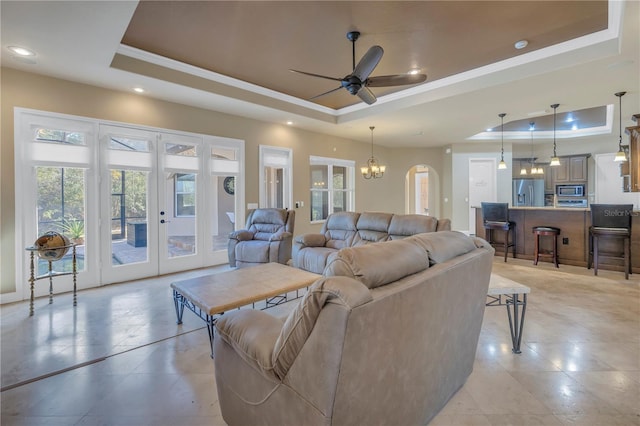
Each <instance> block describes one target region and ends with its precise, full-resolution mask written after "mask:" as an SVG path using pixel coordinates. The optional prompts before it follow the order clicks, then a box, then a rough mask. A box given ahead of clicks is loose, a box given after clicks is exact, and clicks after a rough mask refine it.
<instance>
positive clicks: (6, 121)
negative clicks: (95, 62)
mask: <svg viewBox="0 0 640 426" xmlns="http://www.w3.org/2000/svg"><path fill="white" fill-rule="evenodd" d="M0 77H1V84H0V89H1V93H2V105H1V107H2V110H1V114H2V115H1V122H0V124H1V137H2V140H1V149H0V201H1V203H0V218H1V219H2V221H1V223H0V238H1V244H0V259H1V266H0V268H1V269H0V293H9V292H13V291H15V289H16V283H15V276H14V267H15V255H14V252H15V240H14V223H15V221H14V215H15V194H14V185H15V181H14V172H15V170H14V164H13V161H14V160H13V155H14V149H13V144H14V136H13V135H14V131H13V121H14V114H13V110H14V107H23V108H31V109H36V110H43V111H51V112H57V113H63V114H72V115H78V116H83V117H91V118H98V119H103V120H112V121H119V122H126V123H133V124H140V125H145V126H153V127H160V128H165V129H174V130H182V131H188V132H195V133H203V134H209V135H215V136H223V137H230V138H236V139H242V140H244V141H245V149H246V153H245V155H246V158H245V164H246V186H245V188H246V199H245V201H246V202H247V203H257V202H258V173H257V169H258V146H259V145H261V144H263V145H273V146H282V147H287V148H291V149H292V150H293V160H294V163H293V167H294V173H295V176H296V178H295V179H294V186H293V199H294V200H303V201H305V207H303V208H300V209H298V211H297V214H296V225H295V233H296V234H300V233H303V232H311V231H314V230H318V229H319V226H318V225H311V224H310V223H309V204H310V203H308V200H309V173H308V163H309V156H310V155H317V156H323V157H333V158H342V159H348V160H354V161H355V162H356V165H357V166H360V165H361V164H362V163H364V161H366V159H367V158H368V157H369V155H370V145H369V143H368V142H356V141H352V140H348V139H341V138H337V137H333V136H328V135H323V134H318V133H312V132H308V131H304V130H300V129H297V128H295V127H288V126H285V125H280V124H273V123H266V122H262V121H258V120H252V119H248V118H243V117H238V116H232V115H228V114H224V113H220V112H215V111H209V110H205V109H202V108H194V107H188V106H185V105H180V104H176V103H172V102H166V101H160V100H155V99H151V98H149V97H146V96H140V95H135V94H130V93H125V92H119V91H114V90H109V89H103V88H98V87H94V86H89V85H85V84H79V83H73V82H69V81H65V80H60V79H55V78H50V77H44V76H40V75H37V74H31V73H24V72H20V71H17V70H14V69H10V68H2V70H1V74H0ZM375 155H376V157H378V159H379V160H380V161H381V162H382V163H383V164H386V165H387V172H386V173H385V176H384V178H383V179H372V180H368V181H367V180H364V179H362V178H360V177H358V176H357V177H356V210H358V211H364V210H369V211H387V212H394V213H404V206H405V200H404V193H405V191H404V186H405V175H406V173H407V171H408V170H409V169H410V168H411V167H412V166H413V165H416V164H428V165H429V166H430V167H432V168H433V169H434V170H435V171H436V172H437V173H438V174H439V176H440V182H443V181H446V178H443V173H442V167H443V165H442V150H441V149H439V148H438V149H391V148H383V147H378V146H376V147H375Z"/></svg>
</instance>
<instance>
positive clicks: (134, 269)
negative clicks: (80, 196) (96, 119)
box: [100, 125, 158, 284]
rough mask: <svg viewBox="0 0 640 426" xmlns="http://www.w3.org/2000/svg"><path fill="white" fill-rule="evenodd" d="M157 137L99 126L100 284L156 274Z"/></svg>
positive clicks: (125, 128)
mask: <svg viewBox="0 0 640 426" xmlns="http://www.w3.org/2000/svg"><path fill="white" fill-rule="evenodd" d="M155 141H156V133H154V132H151V131H146V130H141V129H135V128H128V127H120V126H112V125H101V126H100V145H101V154H102V155H103V158H104V161H103V165H104V168H103V171H102V173H101V174H102V179H101V181H102V183H101V186H100V191H101V206H102V207H101V212H102V219H101V230H100V235H101V242H100V247H101V250H102V271H101V273H102V282H103V283H104V284H108V283H112V282H120V281H124V280H131V279H136V278H141V277H145V276H149V275H156V274H157V273H158V254H157V249H156V247H157V233H156V232H155V231H154V229H153V226H154V224H155V223H156V219H155V217H157V213H156V214H155V216H154V213H155V212H156V210H155V209H154V208H153V206H154V205H157V204H155V201H154V200H155V195H154V194H155V191H156V189H155V188H156V185H155V182H154V181H155V180H156V173H154V168H155V155H154V150H155V147H154V145H155Z"/></svg>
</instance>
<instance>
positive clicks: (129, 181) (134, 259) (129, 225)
mask: <svg viewBox="0 0 640 426" xmlns="http://www.w3.org/2000/svg"><path fill="white" fill-rule="evenodd" d="M110 178H111V184H110V188H111V194H110V195H111V209H110V230H111V264H112V265H113V266H121V265H127V264H131V263H140V262H148V261H149V247H148V244H147V240H148V232H149V230H148V227H147V223H148V216H147V211H148V209H147V199H148V182H149V172H145V171H137V170H125V169H111V170H110Z"/></svg>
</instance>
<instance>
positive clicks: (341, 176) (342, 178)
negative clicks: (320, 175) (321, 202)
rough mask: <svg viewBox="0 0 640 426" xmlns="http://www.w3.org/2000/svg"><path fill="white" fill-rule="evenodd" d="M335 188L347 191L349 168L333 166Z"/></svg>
mask: <svg viewBox="0 0 640 426" xmlns="http://www.w3.org/2000/svg"><path fill="white" fill-rule="evenodd" d="M333 188H334V189H347V168H346V167H341V166H333Z"/></svg>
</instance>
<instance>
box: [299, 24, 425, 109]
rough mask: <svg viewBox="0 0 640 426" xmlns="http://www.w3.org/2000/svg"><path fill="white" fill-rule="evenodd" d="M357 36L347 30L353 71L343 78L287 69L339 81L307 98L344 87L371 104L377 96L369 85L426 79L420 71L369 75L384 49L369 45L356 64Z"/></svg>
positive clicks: (357, 33)
mask: <svg viewBox="0 0 640 426" xmlns="http://www.w3.org/2000/svg"><path fill="white" fill-rule="evenodd" d="M359 37H360V32H359V31H349V32H348V33H347V39H348V40H349V41H351V46H352V67H353V71H352V72H351V74H349V75H347V76H345V77H344V78H336V77H329V76H326V75H321V74H314V73H310V72H306V71H299V70H294V69H290V70H289V71H292V72H295V73H298V74H304V75H308V76H311V77H318V78H324V79H325V80H333V81H338V82H340V86H339V87H336V88H335V89H331V90H329V91H327V92H324V93H321V94H319V95H316V96H313V97H312V98H310V99H309V100H312V99H316V98H319V97H320V96H324V95H328V94H329V93H333V92H336V91H338V90H340V89H342V88H344V89H346V90H347V91H348V92H349V93H351V94H352V95H354V96H358V97H359V98H360V99H361V100H362V101H363V102H365V103H366V104H368V105H372V104H374V103H375V102H376V100H377V98H376V96H375V95H374V94H373V92H372V91H371V89H369V87H389V86H404V85H409V84H417V83H422V82H423V81H425V80H426V79H427V76H426V75H425V74H420V73H410V74H392V75H382V76H377V77H369V75H370V74H371V73H372V72H373V70H374V69H375V68H376V66H377V65H378V63H379V62H380V60H381V59H382V55H383V54H384V50H383V49H382V47H380V46H371V47H370V48H369V50H367V53H365V54H364V56H363V57H362V58H361V59H360V62H358V63H357V64H356V40H358V38H359Z"/></svg>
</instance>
